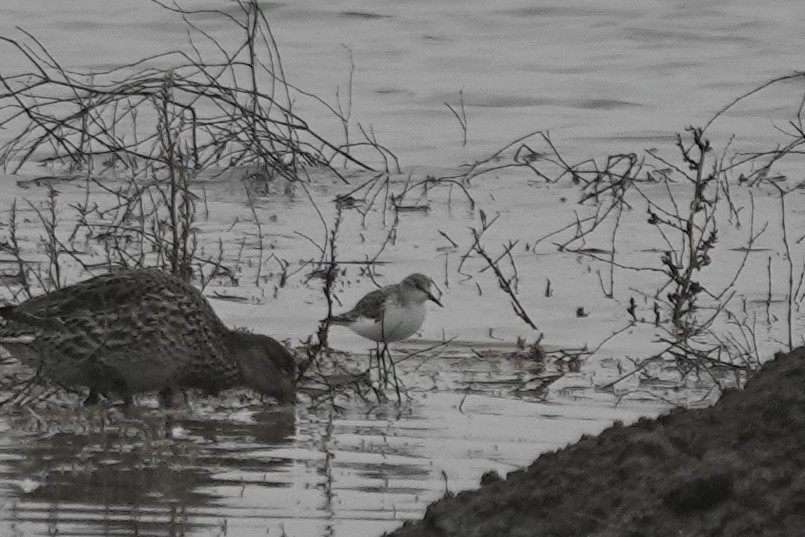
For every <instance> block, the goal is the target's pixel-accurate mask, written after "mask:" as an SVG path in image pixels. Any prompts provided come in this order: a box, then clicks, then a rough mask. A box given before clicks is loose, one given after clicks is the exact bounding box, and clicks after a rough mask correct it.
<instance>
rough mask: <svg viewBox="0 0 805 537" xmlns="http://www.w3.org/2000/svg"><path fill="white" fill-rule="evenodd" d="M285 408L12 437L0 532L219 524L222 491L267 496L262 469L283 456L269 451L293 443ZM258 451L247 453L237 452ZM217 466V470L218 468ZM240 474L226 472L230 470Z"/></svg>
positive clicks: (276, 487)
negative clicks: (231, 417) (253, 488)
mask: <svg viewBox="0 0 805 537" xmlns="http://www.w3.org/2000/svg"><path fill="white" fill-rule="evenodd" d="M294 432H295V418H294V412H293V410H291V411H288V410H282V411H272V410H270V409H268V410H262V411H259V412H255V413H254V414H253V415H252V419H251V420H250V421H249V422H238V421H219V420H214V419H205V420H199V419H198V418H195V419H174V418H172V417H170V416H166V415H164V414H161V413H159V412H152V413H150V414H149V415H144V416H142V417H138V418H137V419H126V420H123V421H122V422H121V423H119V424H117V425H115V426H113V427H108V428H105V430H102V431H97V430H90V431H86V432H57V433H54V434H45V435H32V434H14V433H13V432H11V431H7V437H6V441H5V442H4V445H3V446H2V450H0V454H1V456H2V462H3V472H2V473H3V477H4V481H5V482H6V483H7V485H6V487H5V490H4V491H3V492H4V496H5V501H4V502H3V503H4V511H5V513H4V514H3V516H2V520H3V524H4V525H5V527H4V526H3V525H0V528H2V529H3V532H4V534H7V533H5V532H8V531H12V530H13V531H18V532H19V531H21V532H22V533H21V534H23V535H33V534H53V533H54V532H58V534H60V535H61V534H70V533H74V534H78V535H117V534H121V535H182V534H186V533H193V531H194V530H195V529H198V528H202V527H206V528H209V527H221V528H223V527H224V526H222V524H225V521H223V522H221V521H215V519H216V518H220V519H221V520H224V519H225V517H222V516H221V515H222V514H223V513H222V512H221V506H222V505H223V503H225V501H224V500H225V493H226V492H227V490H228V488H229V487H239V488H244V487H245V483H246V482H247V480H246V479H245V477H244V476H247V475H251V474H254V473H259V475H260V476H262V478H261V479H256V480H255V481H254V482H252V483H251V484H252V485H257V486H259V487H262V488H265V489H272V490H273V491H274V493H275V494H281V490H282V489H283V488H285V487H287V486H288V484H287V483H286V482H283V480H272V479H271V478H270V476H271V475H274V474H277V473H285V472H287V467H288V466H289V465H291V464H292V463H291V461H289V460H288V459H284V458H278V457H271V456H270V451H271V449H273V448H277V447H281V446H284V445H288V444H290V443H291V442H292V441H293V436H294ZM246 446H248V448H249V450H250V451H253V452H257V451H260V452H261V453H264V454H263V455H262V456H259V455H258V456H247V454H248V453H247V452H246V451H245V450H244V448H245V447H246ZM222 468H225V469H226V471H225V472H221V471H220V470H221V469H222ZM235 475H236V476H240V478H239V479H238V478H235V477H232V476H235Z"/></svg>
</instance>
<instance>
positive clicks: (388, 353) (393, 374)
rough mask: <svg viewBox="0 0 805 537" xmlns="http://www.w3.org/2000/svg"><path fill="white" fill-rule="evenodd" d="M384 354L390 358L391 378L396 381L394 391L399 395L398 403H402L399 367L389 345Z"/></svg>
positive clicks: (384, 349)
mask: <svg viewBox="0 0 805 537" xmlns="http://www.w3.org/2000/svg"><path fill="white" fill-rule="evenodd" d="M383 352H384V353H385V354H386V356H387V357H388V360H389V364H391V367H390V369H391V378H392V380H393V381H394V391H395V392H396V393H397V402H398V403H402V396H401V395H400V377H398V376H397V365H396V364H395V363H394V358H392V356H391V351H390V350H389V347H388V345H386V346H385V347H384V348H383Z"/></svg>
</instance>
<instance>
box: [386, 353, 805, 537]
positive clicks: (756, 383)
mask: <svg viewBox="0 0 805 537" xmlns="http://www.w3.org/2000/svg"><path fill="white" fill-rule="evenodd" d="M481 483H482V485H481V488H480V489H479V490H476V491H465V492H461V493H459V494H458V495H455V496H453V495H451V494H448V495H447V496H446V497H445V498H444V499H441V500H439V501H437V502H435V503H433V504H432V505H430V506H429V507H428V509H427V512H426V514H425V516H424V518H423V519H422V520H421V521H417V522H408V523H406V524H405V525H404V526H403V527H402V528H400V529H399V530H397V531H396V532H394V533H392V534H391V535H393V536H394V537H437V536H438V537H446V536H462V537H479V536H526V535H533V536H536V535H546V536H548V535H550V536H558V535H568V536H569V535H589V536H602V537H603V536H613V537H614V536H625V535H632V536H638V535H676V536H694V535H753V536H757V535H792V536H793V535H803V534H804V533H805V348H800V349H797V350H795V351H793V352H792V353H791V354H789V355H783V354H778V355H777V356H776V357H775V359H774V360H772V361H770V362H769V363H767V364H766V365H765V366H764V367H763V369H762V370H761V372H759V373H758V374H757V375H756V376H755V377H753V378H752V379H750V380H749V382H748V383H747V385H746V387H745V388H744V389H743V390H735V389H730V390H726V391H725V393H724V394H723V395H722V397H721V399H720V400H719V401H718V402H717V403H716V404H715V405H714V406H713V407H711V408H704V409H692V410H682V409H678V410H674V411H671V412H670V413H668V414H665V415H663V416H661V417H659V418H657V419H656V420H653V419H646V418H642V419H640V420H639V421H637V422H636V423H634V424H633V425H630V426H628V427H626V426H623V425H620V424H618V423H616V424H615V425H614V426H612V427H610V428H609V429H607V430H605V431H604V432H602V433H601V434H600V435H598V436H595V437H584V438H582V440H581V441H579V442H578V443H576V444H574V445H571V446H569V447H566V448H564V449H561V450H559V451H556V452H552V453H545V454H543V455H542V456H540V457H539V458H538V459H537V460H536V461H535V462H534V463H533V464H532V465H531V466H530V467H528V468H527V469H525V470H518V471H515V472H511V473H510V474H508V476H507V477H506V478H505V479H501V478H499V477H498V476H497V475H495V474H491V473H490V474H486V475H485V476H484V477H483V478H482V480H481Z"/></svg>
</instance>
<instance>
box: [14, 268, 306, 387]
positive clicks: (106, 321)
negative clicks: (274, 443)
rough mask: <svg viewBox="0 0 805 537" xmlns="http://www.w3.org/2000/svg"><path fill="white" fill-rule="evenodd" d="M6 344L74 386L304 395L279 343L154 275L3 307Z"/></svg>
mask: <svg viewBox="0 0 805 537" xmlns="http://www.w3.org/2000/svg"><path fill="white" fill-rule="evenodd" d="M0 317H3V318H5V319H6V321H7V322H6V325H5V327H3V329H2V332H0V346H2V347H5V348H6V349H7V350H8V351H9V352H10V353H11V354H12V355H14V356H15V357H16V358H17V359H19V360H20V361H21V362H23V363H25V364H27V365H29V366H31V367H33V368H36V369H37V370H38V371H39V372H40V374H41V375H43V376H45V377H47V378H48V379H50V380H52V381H53V382H55V383H58V384H61V385H64V386H68V387H86V388H89V390H90V395H89V398H88V401H87V402H88V403H92V402H94V401H95V400H96V399H97V395H98V394H99V393H107V394H108V393H116V394H118V395H119V396H121V397H122V398H123V400H124V401H125V402H126V403H130V402H131V397H132V395H134V394H138V393H143V392H159V394H160V399H161V400H162V401H163V403H164V402H166V401H168V400H169V399H170V394H171V392H172V390H173V389H175V388H197V389H200V390H203V391H205V392H208V393H211V394H215V393H217V392H219V391H221V390H225V389H228V388H234V387H248V388H251V389H253V390H254V391H256V392H258V393H261V394H266V395H270V396H272V397H274V398H276V399H277V400H278V401H280V402H291V401H293V400H294V399H295V395H296V371H297V368H296V363H295V362H294V359H293V356H292V355H291V353H290V352H289V351H288V350H287V349H286V348H285V347H284V346H283V345H282V344H280V343H278V342H277V341H275V340H274V339H272V338H270V337H268V336H263V335H259V334H249V333H246V332H240V331H236V330H230V329H229V328H227V327H226V326H224V324H223V322H222V321H221V320H220V319H219V318H218V316H217V315H216V314H215V312H214V311H213V309H212V307H211V306H210V304H209V303H208V302H207V300H206V299H205V298H204V296H203V295H202V294H201V292H200V291H199V290H198V289H196V288H195V287H193V286H192V285H190V284H188V283H185V282H183V281H181V280H179V279H177V278H174V277H173V276H170V275H169V274H167V273H165V272H162V271H160V270H156V269H137V270H125V271H120V272H114V273H111V274H106V275H103V276H97V277H94V278H91V279H89V280H86V281H83V282H80V283H77V284H75V285H71V286H69V287H65V288H63V289H59V290H57V291H53V292H51V293H48V294H46V295H42V296H39V297H35V298H32V299H30V300H28V301H26V302H23V303H22V304H19V305H16V306H5V307H2V308H0Z"/></svg>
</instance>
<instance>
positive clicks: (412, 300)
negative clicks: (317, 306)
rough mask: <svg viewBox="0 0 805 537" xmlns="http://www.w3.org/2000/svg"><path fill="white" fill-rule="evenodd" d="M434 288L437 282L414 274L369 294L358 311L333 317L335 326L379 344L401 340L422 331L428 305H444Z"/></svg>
mask: <svg viewBox="0 0 805 537" xmlns="http://www.w3.org/2000/svg"><path fill="white" fill-rule="evenodd" d="M431 286H434V287H435V284H434V283H433V280H431V279H430V278H428V277H427V276H425V275H424V274H419V273H416V274H411V275H410V276H407V277H406V278H405V279H404V280H403V281H401V282H400V283H397V284H394V285H387V286H385V287H381V288H380V289H376V290H375V291H372V292H371V293H369V294H367V295H366V296H364V297H363V298H361V299H360V300H359V301H358V303H357V304H355V307H354V308H352V309H351V310H349V311H348V312H346V313H342V314H341V315H336V316H335V317H333V324H336V325H342V326H346V327H347V328H349V329H350V330H352V331H353V332H355V333H356V334H359V335H361V336H363V337H365V338H367V339H371V340H372V341H375V342H377V343H390V342H392V341H400V340H402V339H405V338H407V337H409V336H411V335H413V334H414V333H416V332H417V330H419V329H420V328H422V324H423V323H424V322H425V316H426V315H427V312H428V310H427V307H426V306H425V302H427V301H428V300H430V301H432V302H435V303H436V304H438V305H439V306H442V303H441V302H439V300H438V299H437V298H436V297H435V296H434V295H433V293H432V292H431Z"/></svg>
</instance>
